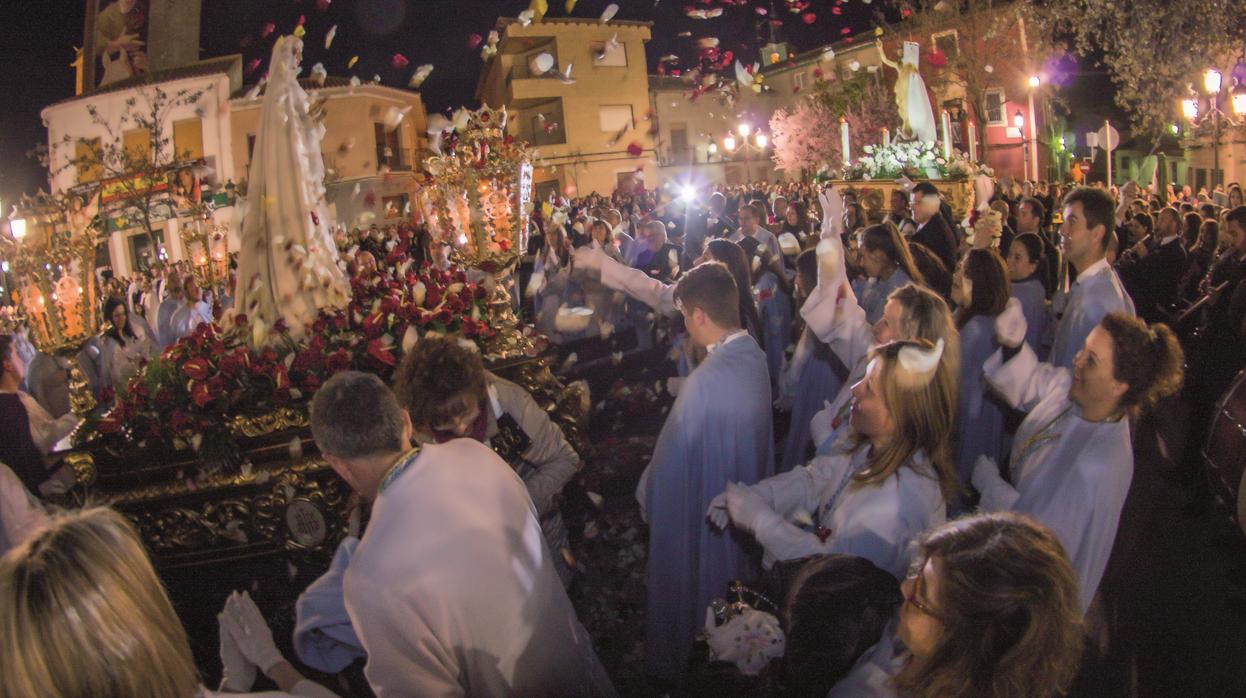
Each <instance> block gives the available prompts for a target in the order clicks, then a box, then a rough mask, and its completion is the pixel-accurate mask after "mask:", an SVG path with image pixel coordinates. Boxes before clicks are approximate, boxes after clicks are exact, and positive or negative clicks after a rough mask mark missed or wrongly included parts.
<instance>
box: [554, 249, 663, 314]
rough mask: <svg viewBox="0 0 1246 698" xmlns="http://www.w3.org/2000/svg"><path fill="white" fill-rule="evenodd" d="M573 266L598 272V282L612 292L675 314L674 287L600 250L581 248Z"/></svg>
mask: <svg viewBox="0 0 1246 698" xmlns="http://www.w3.org/2000/svg"><path fill="white" fill-rule="evenodd" d="M575 265H576V267H579V268H584V269H589V270H600V271H601V283H602V284H603V285H604V286H606V288H609V289H611V290H613V291H620V292H622V293H626V294H627V295H628V296H631V297H632V298H634V299H636V300H638V301H640V302H641V303H644V304H645V305H647V306H649V307H650V308H653V309H654V310H655V311H657V312H659V313H662V314H663V315H676V314H677V313H678V312H679V311H678V310H676V308H675V287H674V286H673V285H671V284H664V283H662V282H661V281H658V280H656V279H652V278H649V275H648V274H645V273H644V272H643V271H641V270H639V269H633V268H631V267H629V266H626V265H624V264H621V263H619V262H616V261H615V260H613V259H611V258H610V257H609V256H607V255H606V254H605V253H604V252H602V251H601V250H594V249H591V248H588V247H581V248H580V249H578V250H576V251H575Z"/></svg>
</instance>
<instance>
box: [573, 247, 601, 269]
mask: <svg viewBox="0 0 1246 698" xmlns="http://www.w3.org/2000/svg"><path fill="white" fill-rule="evenodd" d="M605 256H606V254H605V253H604V252H602V251H601V250H595V249H593V248H591V247H588V246H584V247H581V248H580V249H578V250H576V251H575V261H574V262H573V264H575V266H576V268H577V269H588V270H589V271H597V272H599V271H601V260H602V258H604V257H605Z"/></svg>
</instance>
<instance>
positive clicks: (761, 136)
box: [753, 131, 767, 149]
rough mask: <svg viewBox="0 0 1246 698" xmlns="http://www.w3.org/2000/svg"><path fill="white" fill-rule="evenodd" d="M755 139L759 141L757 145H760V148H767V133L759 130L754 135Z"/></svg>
mask: <svg viewBox="0 0 1246 698" xmlns="http://www.w3.org/2000/svg"><path fill="white" fill-rule="evenodd" d="M753 140H755V141H756V142H757V147H758V148H762V149H765V147H766V142H767V141H766V134H764V133H761V132H760V131H759V132H758V133H757V135H756V136H754V137H753Z"/></svg>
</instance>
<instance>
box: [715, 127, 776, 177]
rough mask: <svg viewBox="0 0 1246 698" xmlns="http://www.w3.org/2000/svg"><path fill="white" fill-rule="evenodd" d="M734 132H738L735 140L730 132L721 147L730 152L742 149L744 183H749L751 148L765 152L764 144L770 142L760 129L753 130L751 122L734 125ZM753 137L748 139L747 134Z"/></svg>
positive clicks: (751, 172) (751, 164)
mask: <svg viewBox="0 0 1246 698" xmlns="http://www.w3.org/2000/svg"><path fill="white" fill-rule="evenodd" d="M736 133H739V134H740V138H739V140H738V141H737V140H736V137H735V136H734V135H732V134H730V133H728V134H727V136H726V137H725V138H723V148H724V149H725V150H726V151H727V152H729V153H732V154H735V153H737V152H739V151H740V150H743V151H744V183H745V184H749V183H750V182H751V181H752V178H753V149H754V148H756V149H757V150H758V151H759V152H765V150H766V146H767V145H768V144H769V143H770V139H769V137H767V136H766V134H764V133H762V132H761V131H757V132H756V133H754V132H753V127H752V125H751V124H748V123H742V124H740V125H739V126H737V127H736ZM750 134H751V135H752V136H753V137H752V138H751V139H750V138H749V135H750Z"/></svg>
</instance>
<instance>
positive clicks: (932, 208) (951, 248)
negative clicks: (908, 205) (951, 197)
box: [912, 182, 960, 269]
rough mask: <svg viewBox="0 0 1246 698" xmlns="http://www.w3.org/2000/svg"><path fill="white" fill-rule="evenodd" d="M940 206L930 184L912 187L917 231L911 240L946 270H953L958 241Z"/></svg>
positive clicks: (937, 194) (940, 202) (940, 203)
mask: <svg viewBox="0 0 1246 698" xmlns="http://www.w3.org/2000/svg"><path fill="white" fill-rule="evenodd" d="M942 204H943V199H942V198H940V196H939V190H938V189H935V186H934V185H933V184H931V183H930V182H918V184H917V185H916V186H914V187H913V193H912V208H913V220H914V222H915V223H917V231H916V232H915V233H913V237H912V240H913V242H916V243H919V244H921V245H924V246H925V247H926V248H927V249H929V250H930V251H931V252H934V253H935V255H937V256H938V257H939V259H940V260H941V261H942V262H943V263H944V264H945V265H947V268H948V269H955V268H956V249H957V247H958V246H959V244H960V239H959V238H958V237H957V236H956V234H955V233H954V232H953V231H952V227H951V225H949V224H948V221H947V218H946V217H945V216H944V215H943V213H942V212H941V211H940V207H941V206H942Z"/></svg>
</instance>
